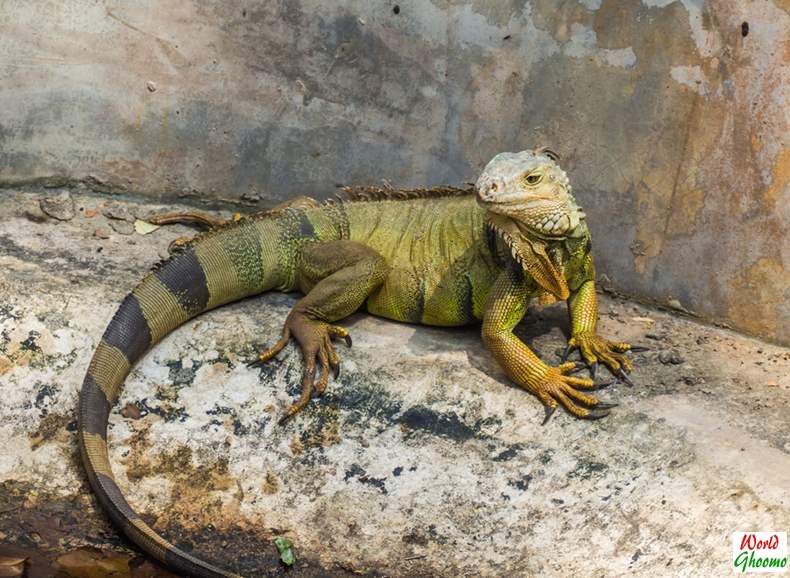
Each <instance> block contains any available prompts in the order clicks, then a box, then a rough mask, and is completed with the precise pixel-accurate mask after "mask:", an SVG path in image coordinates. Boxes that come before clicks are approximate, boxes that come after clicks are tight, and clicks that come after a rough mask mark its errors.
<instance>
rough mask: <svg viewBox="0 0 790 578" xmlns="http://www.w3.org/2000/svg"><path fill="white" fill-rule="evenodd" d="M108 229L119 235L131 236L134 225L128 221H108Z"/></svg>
mask: <svg viewBox="0 0 790 578" xmlns="http://www.w3.org/2000/svg"><path fill="white" fill-rule="evenodd" d="M110 228H111V229H112V230H113V231H115V232H116V233H118V234H119V235H131V234H132V233H134V225H133V224H132V223H129V222H128V221H110Z"/></svg>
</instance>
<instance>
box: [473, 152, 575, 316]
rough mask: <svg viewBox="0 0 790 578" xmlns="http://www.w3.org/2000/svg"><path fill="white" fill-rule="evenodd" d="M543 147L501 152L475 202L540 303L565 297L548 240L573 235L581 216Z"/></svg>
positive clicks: (553, 159)
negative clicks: (530, 280)
mask: <svg viewBox="0 0 790 578" xmlns="http://www.w3.org/2000/svg"><path fill="white" fill-rule="evenodd" d="M557 160H559V157H558V155H557V153H555V152H554V151H552V150H551V149H548V148H545V147H544V148H539V149H536V150H534V151H521V152H520V153H500V154H498V155H497V156H495V157H494V158H493V159H491V161H490V162H489V163H488V164H487V165H486V168H485V169H483V174H482V175H480V178H479V179H478V181H477V185H476V191H477V201H478V203H480V205H482V206H483V207H485V209H486V222H487V226H488V227H489V228H490V229H492V230H493V231H494V232H495V233H496V234H497V235H498V236H499V237H500V238H501V239H502V240H503V241H504V243H505V245H507V247H508V248H509V249H510V252H511V254H512V255H513V258H514V259H515V260H516V261H517V262H518V263H519V264H520V265H521V266H522V267H523V268H524V270H525V271H526V272H527V273H528V274H529V275H530V276H531V277H532V278H533V279H534V280H535V281H536V282H537V284H538V285H539V286H540V288H541V292H540V295H539V297H540V300H541V302H543V303H550V302H551V301H552V300H555V299H563V300H564V299H567V298H568V296H569V294H570V293H569V290H568V285H567V283H566V281H565V276H564V273H563V264H562V263H561V262H560V261H559V260H558V257H557V256H556V253H552V252H551V251H550V250H549V245H550V244H551V243H550V242H551V241H553V240H559V239H563V238H565V237H567V236H569V235H572V234H573V232H574V230H575V229H576V227H578V226H579V223H580V222H581V220H582V219H583V218H584V213H583V212H582V211H581V209H579V206H578V205H577V204H576V201H575V200H574V198H573V196H572V195H571V186H570V184H569V183H568V175H566V174H565V171H563V170H562V169H561V168H560V167H559V165H558V164H557Z"/></svg>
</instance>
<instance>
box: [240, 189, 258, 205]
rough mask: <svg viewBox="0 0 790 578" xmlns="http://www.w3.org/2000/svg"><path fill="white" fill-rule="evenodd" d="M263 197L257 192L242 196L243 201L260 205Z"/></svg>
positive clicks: (249, 192)
mask: <svg viewBox="0 0 790 578" xmlns="http://www.w3.org/2000/svg"><path fill="white" fill-rule="evenodd" d="M262 199H263V197H262V196H261V194H260V193H258V192H256V191H248V192H246V193H244V194H242V195H241V200H242V201H249V202H251V203H259V202H260V201H261V200H262Z"/></svg>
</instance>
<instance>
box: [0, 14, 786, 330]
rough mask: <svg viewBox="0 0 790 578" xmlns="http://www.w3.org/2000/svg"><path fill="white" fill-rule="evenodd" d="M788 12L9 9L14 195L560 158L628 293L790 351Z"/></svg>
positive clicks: (5, 142) (290, 183)
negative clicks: (536, 150) (522, 154)
mask: <svg viewBox="0 0 790 578" xmlns="http://www.w3.org/2000/svg"><path fill="white" fill-rule="evenodd" d="M789 12H790V2H788V0H760V1H748V0H731V1H718V2H703V1H702V0H682V1H675V2H670V1H667V0H641V1H639V0H579V1H576V0H570V1H558V2H557V1H555V2H550V1H548V0H521V1H516V0H513V1H509V2H508V1H497V2H494V1H491V0H489V1H478V2H448V1H441V0H434V1H433V2H431V1H429V0H402V1H400V2H399V3H398V4H397V5H396V4H395V2H381V1H362V0H360V1H356V2H354V1H349V0H346V1H343V2H337V3H335V2H325V1H319V0H313V1H310V0H302V1H293V0H288V1H285V0H282V1H279V2H266V3H259V4H258V5H255V6H253V5H252V4H250V3H243V2H220V1H218V0H203V1H199V0H193V1H188V0H177V1H172V2H167V3H161V2H145V1H140V2H134V3H130V2H110V1H94V2H87V1H77V0H73V1H67V2H62V1H51V2H45V1H39V2H32V3H31V2H23V1H21V0H19V1H13V0H6V1H4V2H3V3H2V4H1V5H0V181H1V182H2V184H4V185H11V186H15V185H18V184H21V183H31V182H41V181H45V182H46V181H50V182H55V183H57V182H72V183H74V182H85V183H87V184H89V185H90V186H91V187H93V188H96V189H99V190H103V191H108V192H113V191H128V192H136V193H143V194H146V195H151V196H171V195H175V194H194V195H196V196H199V197H203V198H208V197H222V198H227V199H239V198H241V197H242V196H243V195H246V196H247V197H248V198H255V197H256V196H261V197H262V198H263V199H264V200H273V199H281V198H285V197H288V196H290V195H293V194H296V193H300V194H305V193H306V194H313V195H316V196H326V195H329V194H330V193H331V192H332V190H333V185H334V184H335V183H338V182H343V183H362V182H370V181H379V180H380V179H388V180H390V181H392V182H393V183H395V184H431V183H440V182H451V183H452V182H459V181H466V180H473V179H474V178H475V177H476V174H477V172H478V171H479V169H480V168H481V167H482V166H483V165H484V164H485V162H486V161H487V160H488V159H489V158H490V157H491V156H493V155H494V154H495V153H497V152H500V151H502V150H516V149H522V148H526V147H533V146H536V145H551V146H552V147H554V148H555V149H557V150H558V152H560V153H561V154H562V155H563V157H564V158H565V165H566V167H567V168H568V169H569V172H570V174H571V178H572V181H573V183H574V184H575V188H576V190H577V196H578V198H579V200H580V202H581V203H582V204H583V205H584V207H585V209H586V211H587V213H588V215H589V218H590V226H591V229H592V230H593V234H594V235H595V241H596V251H597V258H598V262H599V270H600V272H601V273H605V274H606V275H607V277H609V278H610V279H611V281H612V283H613V285H614V286H615V287H617V288H619V289H621V290H624V291H627V292H630V293H633V294H637V295H642V296H646V297H651V298H656V299H659V300H668V299H670V298H674V299H677V300H679V301H680V303H681V304H682V305H683V306H684V307H687V308H688V309H691V310H693V311H695V312H698V313H700V314H703V315H705V316H708V317H711V318H714V319H720V320H727V321H729V322H730V323H731V324H733V325H734V326H736V327H738V328H740V329H743V330H746V331H749V332H753V333H757V334H760V335H763V336H765V337H769V338H773V339H778V340H780V341H784V342H786V343H788V342H790V304H788V303H789V302H790V233H788V228H789V226H790V203H788V201H790V185H789V181H790V131H789V130H788V128H790V126H789V125H790V90H789V89H788V87H789V86H790V66H788V63H790V14H789ZM747 27H748V34H746V35H744V33H746V32H747Z"/></svg>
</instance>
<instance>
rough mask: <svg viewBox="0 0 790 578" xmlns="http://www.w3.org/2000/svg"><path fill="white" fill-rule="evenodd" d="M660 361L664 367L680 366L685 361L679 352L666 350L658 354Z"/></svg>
mask: <svg viewBox="0 0 790 578" xmlns="http://www.w3.org/2000/svg"><path fill="white" fill-rule="evenodd" d="M658 360H659V361H660V362H661V363H663V364H664V365H680V364H681V363H683V362H684V361H685V360H684V359H683V356H681V355H680V354H679V353H678V352H677V351H669V350H666V349H665V350H664V351H661V352H660V353H659V354H658Z"/></svg>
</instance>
